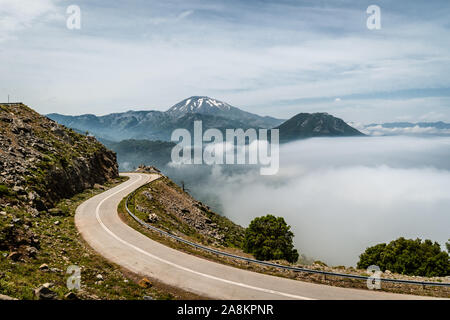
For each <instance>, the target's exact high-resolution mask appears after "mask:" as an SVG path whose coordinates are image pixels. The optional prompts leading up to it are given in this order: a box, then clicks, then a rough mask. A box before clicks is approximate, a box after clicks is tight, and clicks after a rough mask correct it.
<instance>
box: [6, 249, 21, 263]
mask: <svg viewBox="0 0 450 320" xmlns="http://www.w3.org/2000/svg"><path fill="white" fill-rule="evenodd" d="M8 259H10V260H12V261H18V260H19V259H20V253H18V252H17V251H14V252H11V253H10V254H9V255H8Z"/></svg>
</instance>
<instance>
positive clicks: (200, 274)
mask: <svg viewBox="0 0 450 320" xmlns="http://www.w3.org/2000/svg"><path fill="white" fill-rule="evenodd" d="M141 180H142V175H139V180H136V181H135V182H133V183H132V184H130V185H129V186H126V187H124V188H122V189H120V190H118V191H116V192H115V193H113V194H111V195H109V196H108V197H106V198H105V199H103V200H102V201H101V202H100V203H99V204H98V206H97V208H96V210H95V216H96V218H97V221H98V223H99V224H100V225H101V226H102V228H103V229H104V230H105V231H106V232H107V233H109V234H110V235H111V236H112V237H113V238H115V239H116V240H118V241H119V242H122V243H123V244H125V245H127V246H129V247H130V248H133V249H135V250H136V251H138V252H140V253H142V254H144V255H146V256H149V257H150V258H153V259H155V260H158V261H160V262H162V263H165V264H168V265H170V266H172V267H175V268H178V269H180V270H183V271H186V272H190V273H193V274H196V275H199V276H202V277H205V278H208V279H212V280H216V281H220V282H224V283H228V284H232V285H235V286H239V287H243V288H247V289H253V290H256V291H261V292H265V293H270V294H275V295H280V296H284V297H288V298H292V299H298V300H315V299H313V298H308V297H302V296H298V295H294V294H289V293H284V292H280V291H275V290H270V289H264V288H259V287H254V286H250V285H247V284H244V283H240V282H234V281H231V280H226V279H222V278H218V277H215V276H211V275H208V274H204V273H201V272H197V271H194V270H192V269H189V268H186V267H182V266H180V265H178V264H175V263H173V262H170V261H167V260H165V259H162V258H159V257H157V256H155V255H153V254H151V253H148V252H147V251H145V250H142V249H141V248H139V247H136V246H135V245H133V244H131V243H129V242H127V241H125V240H123V239H121V238H119V237H118V236H117V235H115V234H114V233H113V232H112V231H111V230H109V229H108V227H107V226H106V225H105V224H104V223H103V221H102V220H101V219H100V211H99V210H100V207H101V206H102V204H103V203H104V202H105V201H106V200H108V199H109V198H111V197H113V196H115V195H116V194H118V193H120V192H122V191H124V190H125V189H128V188H130V187H131V186H132V185H134V184H136V183H138V182H139V181H141Z"/></svg>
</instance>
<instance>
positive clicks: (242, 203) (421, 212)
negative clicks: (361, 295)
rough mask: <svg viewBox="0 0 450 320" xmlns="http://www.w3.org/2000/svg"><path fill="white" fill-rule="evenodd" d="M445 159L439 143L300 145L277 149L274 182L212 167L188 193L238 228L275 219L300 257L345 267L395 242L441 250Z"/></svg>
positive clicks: (445, 222) (394, 140) (444, 145)
mask: <svg viewBox="0 0 450 320" xmlns="http://www.w3.org/2000/svg"><path fill="white" fill-rule="evenodd" d="M449 159H450V138H446V137H440V138H414V137H365V138H320V139H308V140H303V141H298V142H294V143H290V144H286V145H283V146H282V148H281V150H280V162H281V167H280V171H279V173H278V174H277V175H276V176H260V175H259V170H244V171H242V170H241V171H239V172H237V171H233V172H232V173H231V174H230V172H229V171H228V170H226V169H227V168H224V167H220V166H216V167H213V168H211V169H210V170H209V175H204V176H203V177H202V181H201V183H199V184H198V185H192V187H191V190H192V192H193V194H194V195H195V196H197V197H200V198H204V199H205V198H211V195H213V196H214V198H215V199H216V201H218V202H219V205H220V207H221V208H222V211H223V214H225V215H226V216H227V217H229V218H231V219H232V220H233V221H235V222H237V223H239V224H241V225H244V226H247V225H248V223H249V222H250V221H251V220H252V219H253V218H254V217H257V216H261V215H265V214H268V213H271V214H275V215H278V216H283V217H285V219H286V221H287V222H288V224H290V225H291V226H292V229H293V231H294V233H295V235H296V237H295V244H296V247H297V248H298V249H299V251H300V252H301V253H303V254H306V255H307V256H312V257H314V258H316V259H320V260H322V261H325V262H326V263H328V264H332V265H348V266H349V265H355V264H356V262H357V261H358V256H359V254H360V253H362V252H363V251H364V250H365V248H366V247H368V246H371V245H374V244H377V243H379V242H388V241H391V240H393V239H396V238H398V237H400V236H403V237H408V238H416V237H419V238H429V239H432V240H433V241H438V242H439V243H440V244H441V245H444V244H445V241H446V240H447V239H448V238H449V237H450V232H449V231H450V228H449V226H450V214H449V208H450V192H449V190H450V161H449ZM191 169H192V171H195V170H199V169H198V168H197V169H195V168H191Z"/></svg>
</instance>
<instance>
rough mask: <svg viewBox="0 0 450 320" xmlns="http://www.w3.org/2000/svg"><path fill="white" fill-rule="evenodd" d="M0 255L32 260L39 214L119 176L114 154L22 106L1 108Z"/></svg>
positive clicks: (60, 212)
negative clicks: (5, 254)
mask: <svg viewBox="0 0 450 320" xmlns="http://www.w3.org/2000/svg"><path fill="white" fill-rule="evenodd" d="M0 173H1V175H0V196H1V197H0V251H1V250H3V251H5V250H6V251H7V252H8V251H9V252H10V254H9V256H8V259H10V260H13V261H15V260H19V259H22V258H23V257H24V256H26V257H31V258H32V257H34V256H36V254H37V253H38V249H39V247H40V236H41V235H40V234H39V233H38V232H36V231H35V230H36V228H35V227H36V225H37V224H39V222H40V221H41V220H42V219H43V218H42V217H41V218H38V217H40V216H42V215H44V216H47V215H65V214H67V212H64V210H61V209H55V208H54V206H55V205H56V204H57V203H58V202H59V201H60V200H61V199H64V198H70V197H72V196H74V195H75V194H78V193H80V192H82V191H83V190H85V189H87V188H92V187H93V186H94V185H96V184H103V183H105V182H107V181H109V180H111V179H112V178H115V177H117V176H118V166H117V162H116V155H115V153H113V152H112V151H109V150H108V149H106V148H105V147H104V146H103V145H102V144H100V143H99V142H98V141H97V140H95V138H93V137H87V136H83V135H80V134H78V133H75V132H74V131H73V130H71V129H67V128H65V127H63V126H61V125H59V124H57V123H56V122H54V121H52V120H50V119H48V118H46V117H44V116H41V115H39V114H38V113H36V112H35V111H33V110H32V109H30V108H28V107H27V106H25V105H23V104H0Z"/></svg>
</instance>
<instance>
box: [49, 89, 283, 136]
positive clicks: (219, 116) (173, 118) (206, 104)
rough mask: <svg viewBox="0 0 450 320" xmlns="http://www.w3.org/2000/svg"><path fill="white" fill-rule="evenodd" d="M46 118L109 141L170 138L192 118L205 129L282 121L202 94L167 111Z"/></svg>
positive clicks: (270, 125)
mask: <svg viewBox="0 0 450 320" xmlns="http://www.w3.org/2000/svg"><path fill="white" fill-rule="evenodd" d="M47 117H49V118H50V119H52V120H54V121H57V122H59V123H61V124H63V125H65V126H67V127H70V128H73V129H76V130H79V131H82V132H85V131H88V132H90V133H92V134H93V135H95V136H97V137H99V138H103V139H107V140H111V141H121V140H125V139H148V140H163V141H168V140H170V136H171V133H172V131H173V130H175V129H177V128H185V129H188V130H191V129H192V124H193V121H195V120H201V121H203V124H204V127H205V128H218V129H225V128H242V129H248V128H273V127H275V126H277V125H279V124H281V123H282V122H283V121H284V120H281V119H276V118H272V117H262V116H259V115H256V114H253V113H250V112H246V111H243V110H241V109H238V108H236V107H233V106H231V105H229V104H227V103H224V102H221V101H218V100H216V99H212V98H209V97H205V96H192V97H190V98H187V99H185V100H183V101H181V102H179V103H177V104H175V105H174V106H173V107H171V108H170V109H169V110H167V111H165V112H163V111H154V110H150V111H127V112H123V113H112V114H108V115H105V116H96V115H92V114H86V115H80V116H66V115H61V114H57V113H52V114H48V115H47Z"/></svg>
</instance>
